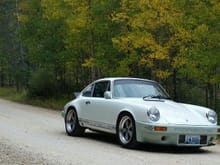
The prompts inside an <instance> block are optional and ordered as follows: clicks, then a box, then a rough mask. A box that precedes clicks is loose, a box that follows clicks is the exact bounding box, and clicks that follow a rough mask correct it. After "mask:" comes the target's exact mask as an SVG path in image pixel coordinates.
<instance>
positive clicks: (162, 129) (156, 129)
mask: <svg viewBox="0 0 220 165" xmlns="http://www.w3.org/2000/svg"><path fill="white" fill-rule="evenodd" d="M154 131H167V127H162V126H155V127H154Z"/></svg>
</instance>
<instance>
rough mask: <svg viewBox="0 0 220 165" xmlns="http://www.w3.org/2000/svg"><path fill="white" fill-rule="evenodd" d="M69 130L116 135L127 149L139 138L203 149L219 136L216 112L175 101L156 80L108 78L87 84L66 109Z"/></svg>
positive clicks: (75, 133)
mask: <svg viewBox="0 0 220 165" xmlns="http://www.w3.org/2000/svg"><path fill="white" fill-rule="evenodd" d="M62 116H63V117H64V121H65V129H66V133H67V134H68V135H70V136H80V135H81V134H83V133H84V131H85V129H86V128H89V129H92V130H97V131H103V132H107V133H112V134H116V136H117V138H118V141H119V143H120V144H121V145H122V146H123V147H127V148H133V147H135V146H136V145H137V144H138V143H139V142H141V143H152V144H164V145H177V146H191V147H202V146H209V145H213V144H214V141H215V139H216V136H217V135H218V134H220V126H218V125H217V114H216V112H215V111H213V110H211V109H209V108H205V107H201V106H196V105H190V104H182V103H177V102H174V101H172V100H171V99H170V97H169V95H168V94H167V93H166V91H165V90H164V89H163V88H162V87H161V86H160V85H159V84H158V83H157V82H155V81H151V80H145V79H137V78H104V79H100V80H97V81H95V82H93V83H91V84H89V85H88V86H87V87H86V88H85V89H84V90H83V91H82V92H81V93H80V94H79V95H78V96H77V97H76V99H74V100H72V101H70V102H69V103H67V104H66V105H65V107H64V110H63V111H62Z"/></svg>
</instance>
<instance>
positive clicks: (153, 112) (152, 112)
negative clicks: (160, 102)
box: [147, 107, 160, 122]
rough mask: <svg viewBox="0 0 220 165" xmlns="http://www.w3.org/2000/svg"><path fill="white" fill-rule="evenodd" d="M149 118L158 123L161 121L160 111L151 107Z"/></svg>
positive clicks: (148, 112) (148, 113)
mask: <svg viewBox="0 0 220 165" xmlns="http://www.w3.org/2000/svg"><path fill="white" fill-rule="evenodd" d="M147 116H148V117H149V118H150V120H151V121H154V122H156V121H158V120H159V119H160V111H159V110H158V109H157V108H156V107H151V108H149V109H148V111H147Z"/></svg>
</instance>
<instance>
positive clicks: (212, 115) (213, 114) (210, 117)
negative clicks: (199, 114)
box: [206, 110, 217, 124]
mask: <svg viewBox="0 0 220 165" xmlns="http://www.w3.org/2000/svg"><path fill="white" fill-rule="evenodd" d="M206 117H207V119H208V120H209V121H210V122H211V123H213V124H215V123H217V114H216V112H215V111H213V110H210V111H208V113H206Z"/></svg>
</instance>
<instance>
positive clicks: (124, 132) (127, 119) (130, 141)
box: [117, 113, 138, 149]
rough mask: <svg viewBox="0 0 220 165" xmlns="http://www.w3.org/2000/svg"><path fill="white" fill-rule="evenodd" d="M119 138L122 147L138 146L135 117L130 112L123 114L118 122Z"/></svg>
mask: <svg viewBox="0 0 220 165" xmlns="http://www.w3.org/2000/svg"><path fill="white" fill-rule="evenodd" d="M117 138H118V141H119V143H120V145H121V146H122V147H125V148H130V149H133V148H136V147H137V145H138V143H137V140H136V127H135V121H134V119H133V117H132V116H131V115H130V114H128V113H125V114H122V115H121V116H120V117H119V119H118V122H117Z"/></svg>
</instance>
